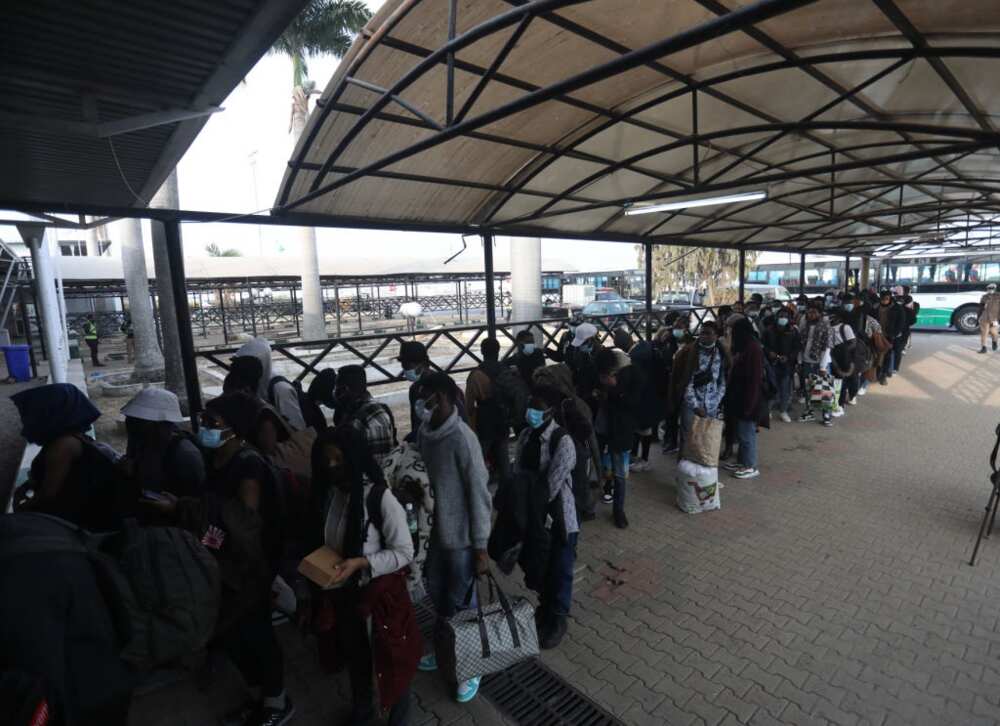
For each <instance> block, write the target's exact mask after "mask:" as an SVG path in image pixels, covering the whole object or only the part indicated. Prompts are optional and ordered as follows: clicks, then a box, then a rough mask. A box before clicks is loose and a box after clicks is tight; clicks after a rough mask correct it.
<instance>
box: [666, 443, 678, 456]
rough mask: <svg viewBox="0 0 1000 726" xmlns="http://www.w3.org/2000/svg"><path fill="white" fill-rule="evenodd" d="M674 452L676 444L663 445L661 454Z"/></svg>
mask: <svg viewBox="0 0 1000 726" xmlns="http://www.w3.org/2000/svg"><path fill="white" fill-rule="evenodd" d="M676 452H677V444H676V443H670V444H664V446H663V453H664V454H674V453H676Z"/></svg>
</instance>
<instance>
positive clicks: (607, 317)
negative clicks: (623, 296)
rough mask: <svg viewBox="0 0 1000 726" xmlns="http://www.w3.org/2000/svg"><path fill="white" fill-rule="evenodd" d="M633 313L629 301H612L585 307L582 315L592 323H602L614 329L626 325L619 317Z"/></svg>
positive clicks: (590, 304) (598, 302)
mask: <svg viewBox="0 0 1000 726" xmlns="http://www.w3.org/2000/svg"><path fill="white" fill-rule="evenodd" d="M631 312H632V306H631V305H629V301H627V300H612V301H610V302H603V301H597V302H592V303H589V304H587V305H584V306H583V310H582V311H581V314H582V315H583V317H584V318H585V319H587V320H590V321H592V322H595V323H596V322H597V321H598V320H600V321H602V322H603V323H604V324H605V325H606V326H608V328H611V329H614V328H617V327H620V326H622V325H624V324H625V322H624V320H623V319H622V318H620V317H617V316H619V315H628V314H629V313H631Z"/></svg>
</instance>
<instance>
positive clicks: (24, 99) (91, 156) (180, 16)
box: [0, 0, 305, 209]
mask: <svg viewBox="0 0 1000 726" xmlns="http://www.w3.org/2000/svg"><path fill="white" fill-rule="evenodd" d="M304 3H305V0H213V1H212V2H200V1H199V0H176V1H175V2H167V3H164V2H155V1H154V0H129V1H128V2H116V3H109V2H106V0H72V2H65V0H32V1H31V2H18V3H8V5H7V7H6V10H5V12H4V28H3V43H0V99H2V100H0V160H2V163H3V165H2V170H3V173H2V174H0V199H5V200H11V201H13V202H31V203H41V204H48V205H50V208H52V209H59V208H61V207H63V206H65V205H66V204H67V203H69V204H74V205H87V204H92V205H93V204H96V205H107V206H140V207H143V206H145V203H146V202H148V201H149V199H150V197H152V195H153V194H154V193H156V191H157V190H158V189H159V188H160V185H161V184H162V183H163V180H164V179H165V178H166V176H167V175H168V174H169V173H170V171H171V170H172V169H173V168H174V166H175V165H176V164H177V162H178V161H179V160H180V158H181V156H182V155H183V154H184V152H185V151H186V150H187V148H188V146H190V144H191V142H192V141H193V140H194V138H195V136H196V135H197V134H198V132H199V131H200V130H201V127H202V126H203V125H204V123H205V121H206V120H207V118H208V115H209V114H211V113H212V112H214V111H216V110H218V105H219V104H221V103H222V101H223V100H224V99H225V98H226V96H227V95H229V93H230V91H232V89H233V88H234V87H235V86H236V84H238V83H239V82H240V81H241V80H242V79H243V77H244V76H245V75H246V73H247V72H249V70H250V69H251V68H252V67H253V65H254V63H256V62H257V60H258V59H259V58H260V57H261V56H262V55H263V54H264V52H265V51H267V49H268V48H269V47H270V46H271V44H272V43H273V42H274V40H275V39H276V38H277V36H278V35H279V34H280V33H281V31H282V30H283V29H284V28H285V26H286V25H287V24H288V23H289V22H290V21H291V20H292V18H294V17H295V15H296V13H297V12H298V11H299V10H300V9H301V8H302V6H303V5H304ZM136 197H139V199H136ZM11 206H13V205H11Z"/></svg>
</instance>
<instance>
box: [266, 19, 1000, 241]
mask: <svg viewBox="0 0 1000 726" xmlns="http://www.w3.org/2000/svg"><path fill="white" fill-rule="evenodd" d="M905 8H906V11H905V12H904V11H903V9H902V8H901V7H900V5H898V4H897V0H760V1H759V2H756V3H752V4H741V3H739V2H738V1H737V0H725V1H724V2H720V1H719V0H590V1H589V2H581V1H580V0H475V2H473V1H472V0H461V1H460V0H389V2H387V3H386V5H385V6H384V7H383V8H382V10H381V11H380V12H379V13H378V14H377V15H376V17H375V18H373V20H372V22H371V23H370V24H369V26H368V28H367V29H366V31H365V32H364V33H362V35H361V36H360V37H359V39H358V41H357V42H356V43H355V45H354V46H353V47H352V49H351V51H350V52H349V53H348V55H347V56H346V57H345V59H344V62H343V63H342V64H341V66H340V68H339V69H338V72H337V74H336V75H335V76H334V78H333V79H332V80H331V81H330V84H329V85H328V87H327V89H326V91H325V93H324V94H323V96H322V98H321V100H320V102H319V105H318V108H317V110H316V112H314V114H313V115H312V117H311V118H310V121H309V125H308V127H307V129H306V132H305V133H304V134H303V136H302V139H301V140H300V143H299V145H298V147H297V148H296V150H295V152H294V154H293V157H292V159H291V161H290V162H289V169H288V170H287V172H286V174H285V178H284V180H283V183H282V186H281V190H280V192H279V196H278V199H277V201H276V205H275V207H276V209H275V212H276V213H277V214H279V215H280V214H281V213H286V214H288V216H289V217H294V216H297V215H302V216H328V217H331V218H339V219H343V220H353V221H355V222H356V221H358V220H364V221H365V222H367V223H368V224H371V225H383V226H386V227H393V226H400V225H404V226H405V225H428V226H433V227H435V228H439V229H453V230H454V231H461V232H467V231H468V230H469V229H470V228H477V227H478V228H482V229H484V230H489V231H491V232H493V233H496V234H510V235H531V236H546V237H574V238H580V239H601V240H620V241H635V242H654V243H665V244H686V245H706V246H713V247H744V248H747V249H750V248H753V249H773V250H781V251H796V252H799V251H808V252H826V253H830V252H836V253H841V254H843V253H845V252H846V253H850V252H854V253H860V252H870V251H873V250H876V249H879V248H881V247H882V246H884V245H885V244H886V243H887V242H889V241H892V240H899V239H901V238H903V239H912V240H913V241H914V243H919V242H922V241H925V240H927V239H930V238H936V237H938V236H940V230H941V228H942V225H943V226H945V227H947V228H948V229H949V230H951V231H952V232H954V231H956V230H958V231H961V229H963V228H964V229H969V230H975V229H982V228H986V227H992V222H993V220H994V219H995V218H996V217H997V216H998V214H1000V209H998V205H1000V198H995V197H994V195H997V194H1000V174H998V173H997V172H995V171H994V170H993V166H994V165H995V162H996V161H997V158H996V157H997V148H998V146H1000V132H998V130H997V127H996V126H995V124H994V122H993V118H994V116H995V115H996V114H1000V99H998V98H997V97H996V94H995V93H993V92H992V91H991V90H990V88H989V82H988V81H987V80H986V79H989V78H995V77H996V75H997V72H998V71H1000V6H997V4H996V3H995V1H994V0H961V1H958V0H908V2H906V3H905ZM751 189H753V190H759V189H766V190H767V191H768V198H767V199H766V200H763V201H759V202H754V203H749V204H748V203H743V204H731V205H725V206H717V207H702V208H697V209H694V208H688V209H682V210H677V211H674V212H671V213H669V214H667V213H663V214H652V215H648V216H647V215H642V216H625V215H624V210H625V209H626V208H627V207H628V206H630V205H634V204H636V203H643V202H650V201H654V200H655V201H666V200H681V199H688V198H696V197H705V196H712V195H715V194H720V193H723V192H731V191H743V190H751ZM959 224H960V225H961V226H956V225H959Z"/></svg>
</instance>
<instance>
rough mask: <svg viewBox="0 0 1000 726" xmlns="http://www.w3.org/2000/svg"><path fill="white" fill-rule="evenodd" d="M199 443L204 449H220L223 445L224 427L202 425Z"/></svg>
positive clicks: (199, 431)
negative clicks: (212, 427) (213, 427)
mask: <svg viewBox="0 0 1000 726" xmlns="http://www.w3.org/2000/svg"><path fill="white" fill-rule="evenodd" d="M198 445H199V446H201V447H202V448H203V449H218V448H219V447H220V446H222V429H210V428H206V427H204V426H202V427H201V428H200V429H198Z"/></svg>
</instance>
